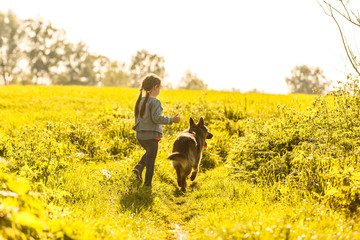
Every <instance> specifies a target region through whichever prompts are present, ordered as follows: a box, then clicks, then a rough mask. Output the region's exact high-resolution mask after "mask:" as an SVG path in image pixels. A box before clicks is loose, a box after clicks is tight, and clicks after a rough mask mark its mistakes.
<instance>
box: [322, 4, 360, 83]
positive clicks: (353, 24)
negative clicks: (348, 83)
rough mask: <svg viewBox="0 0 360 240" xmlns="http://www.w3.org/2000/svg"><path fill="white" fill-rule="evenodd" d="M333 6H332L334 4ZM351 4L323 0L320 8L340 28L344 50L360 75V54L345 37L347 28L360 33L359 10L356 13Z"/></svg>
mask: <svg viewBox="0 0 360 240" xmlns="http://www.w3.org/2000/svg"><path fill="white" fill-rule="evenodd" d="M331 2H332V3H333V4H332V3H331ZM349 2H350V1H347V2H346V3H344V1H343V0H335V1H331V0H322V4H321V3H319V4H320V6H321V7H322V9H323V10H324V12H325V14H326V15H328V16H329V17H331V18H332V19H333V20H334V22H335V24H336V26H337V27H338V30H339V33H340V36H341V40H342V43H343V45H344V49H345V52H346V55H347V58H348V60H349V61H350V64H351V66H352V68H353V69H354V70H355V72H356V74H357V75H358V76H359V75H360V59H359V57H360V54H359V52H357V53H355V52H354V48H356V47H357V46H356V43H354V44H355V47H354V46H351V44H350V42H349V41H348V39H347V38H346V36H345V32H344V30H345V26H347V27H350V28H351V29H355V30H357V31H359V30H360V29H359V28H360V14H359V11H358V10H357V13H355V10H353V9H351V6H349Z"/></svg>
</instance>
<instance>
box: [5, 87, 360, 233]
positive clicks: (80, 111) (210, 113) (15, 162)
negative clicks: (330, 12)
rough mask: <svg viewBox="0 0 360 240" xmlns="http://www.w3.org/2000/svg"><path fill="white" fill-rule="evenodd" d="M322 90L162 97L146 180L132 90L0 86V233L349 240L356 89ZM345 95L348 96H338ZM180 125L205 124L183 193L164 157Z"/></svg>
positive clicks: (353, 213)
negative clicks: (164, 121) (163, 118)
mask: <svg viewBox="0 0 360 240" xmlns="http://www.w3.org/2000/svg"><path fill="white" fill-rule="evenodd" d="M346 88H347V89H346V90H345V89H338V90H337V91H334V92H333V93H331V94H330V95H328V96H326V97H325V96H317V97H314V96H311V95H270V94H241V93H228V92H216V91H175V90H167V91H165V90H162V92H161V95H160V96H159V98H160V100H161V101H162V104H163V108H164V114H165V115H168V116H173V115H175V114H177V113H179V114H180V116H181V117H182V121H181V123H180V124H176V125H171V126H165V127H164V137H163V139H162V140H161V142H160V149H159V153H158V157H157V160H156V166H155V176H154V180H153V181H154V186H153V188H152V189H147V188H143V187H142V186H141V185H139V184H138V182H137V181H136V179H134V178H133V177H132V175H131V169H132V167H133V166H134V165H135V164H136V162H137V161H138V160H139V158H140V157H141V155H142V154H143V150H142V149H141V148H140V146H139V145H138V144H137V141H136V139H135V133H134V132H133V131H132V130H131V126H132V125H133V122H134V119H133V106H134V103H135V101H136V98H137V94H138V91H137V90H135V89H121V88H96V87H74V86H71V87H20V86H9V87H0V236H2V238H5V239H21V238H24V239H39V238H40V239H178V238H179V237H180V236H181V237H185V238H188V239H344V238H347V239H356V238H360V236H359V233H358V232H359V224H358V220H359V219H358V213H359V206H360V199H359V193H360V190H359V181H360V174H359V173H360V169H359V164H358V159H357V158H358V151H359V143H360V142H359V131H358V130H359V121H358V120H359V110H358V109H359V103H360V101H359V98H358V96H359V94H358V93H359V86H358V82H357V81H356V80H354V81H353V82H352V83H351V84H349V85H347V86H346ZM349 89H350V90H349ZM189 117H193V118H194V119H195V120H198V119H199V118H200V117H204V118H205V122H206V124H207V126H208V128H209V130H210V131H211V132H212V133H213V134H214V138H213V139H212V140H209V141H208V144H209V147H208V148H207V149H206V150H204V153H203V161H202V164H201V167H200V174H199V176H198V178H197V179H196V180H195V181H194V182H192V183H191V184H190V186H189V191H188V192H186V193H182V192H181V191H179V188H178V187H177V184H176V176H175V173H174V169H173V168H172V167H171V166H170V163H169V161H168V160H167V159H166V158H167V156H168V154H169V152H170V151H171V147H172V143H173V141H174V139H175V137H176V135H177V134H178V132H180V131H182V130H183V129H185V128H187V127H188V125H189V123H188V119H189Z"/></svg>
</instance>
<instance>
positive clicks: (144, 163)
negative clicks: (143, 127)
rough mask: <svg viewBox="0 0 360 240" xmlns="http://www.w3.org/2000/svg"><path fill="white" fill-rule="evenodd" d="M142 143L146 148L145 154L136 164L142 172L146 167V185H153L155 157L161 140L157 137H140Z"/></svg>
mask: <svg viewBox="0 0 360 240" xmlns="http://www.w3.org/2000/svg"><path fill="white" fill-rule="evenodd" d="M138 141H139V143H140V145H141V146H142V147H143V148H144V149H145V150H146V152H145V153H144V155H143V156H142V157H141V159H140V161H139V162H138V164H137V165H136V166H135V168H136V169H137V170H139V172H140V174H141V173H142V171H143V170H144V167H146V172H145V182H144V185H145V186H151V182H152V178H153V175H154V169H155V159H156V155H157V152H158V148H159V142H158V140H156V139H148V140H141V139H138Z"/></svg>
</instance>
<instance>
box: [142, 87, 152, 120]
mask: <svg viewBox="0 0 360 240" xmlns="http://www.w3.org/2000/svg"><path fill="white" fill-rule="evenodd" d="M149 95H150V94H149V92H146V95H145V100H144V102H143V104H142V105H141V110H140V117H142V116H144V113H145V109H146V103H147V100H148V99H149Z"/></svg>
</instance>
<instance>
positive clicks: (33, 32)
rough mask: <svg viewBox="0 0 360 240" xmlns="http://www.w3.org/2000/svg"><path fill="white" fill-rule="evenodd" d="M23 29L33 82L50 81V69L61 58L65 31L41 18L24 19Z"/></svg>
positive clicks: (54, 66) (55, 65)
mask: <svg viewBox="0 0 360 240" xmlns="http://www.w3.org/2000/svg"><path fill="white" fill-rule="evenodd" d="M25 31H26V35H27V42H26V46H27V50H26V53H27V57H28V58H27V59H28V62H29V66H30V71H31V73H32V74H33V76H34V78H35V79H34V80H35V84H38V83H41V82H40V81H41V80H43V81H51V76H52V70H53V68H56V67H57V65H58V63H59V62H60V60H61V56H60V55H61V52H62V49H63V48H62V46H63V45H64V35H65V33H64V32H63V31H60V30H58V29H56V28H54V27H52V25H51V23H49V22H45V21H43V20H42V19H35V20H34V19H28V20H26V25H25Z"/></svg>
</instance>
